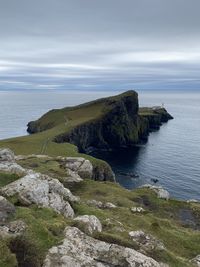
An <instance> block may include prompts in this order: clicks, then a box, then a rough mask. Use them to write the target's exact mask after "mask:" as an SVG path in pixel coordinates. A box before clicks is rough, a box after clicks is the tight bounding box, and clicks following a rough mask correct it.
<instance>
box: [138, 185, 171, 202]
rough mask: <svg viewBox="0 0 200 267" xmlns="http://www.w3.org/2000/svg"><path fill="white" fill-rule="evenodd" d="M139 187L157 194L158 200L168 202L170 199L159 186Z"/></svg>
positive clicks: (166, 192)
mask: <svg viewBox="0 0 200 267" xmlns="http://www.w3.org/2000/svg"><path fill="white" fill-rule="evenodd" d="M141 187H142V188H149V189H151V190H153V191H154V192H155V193H156V194H157V196H158V198H162V199H165V200H169V198H170V194H169V192H168V191H167V190H165V189H163V188H162V187H161V186H155V185H150V184H145V185H143V186H141Z"/></svg>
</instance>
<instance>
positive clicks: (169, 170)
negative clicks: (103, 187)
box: [0, 90, 200, 200]
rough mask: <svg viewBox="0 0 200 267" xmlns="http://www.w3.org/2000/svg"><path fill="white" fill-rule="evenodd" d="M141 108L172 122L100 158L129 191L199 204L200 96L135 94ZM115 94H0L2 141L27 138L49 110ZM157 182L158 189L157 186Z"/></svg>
mask: <svg viewBox="0 0 200 267" xmlns="http://www.w3.org/2000/svg"><path fill="white" fill-rule="evenodd" d="M137 91H138V94H139V103H140V106H159V105H164V107H165V108H166V109H167V110H168V112H169V113H170V114H171V115H172V116H173V117H174V119H173V120H170V121H168V122H167V123H164V124H163V125H162V127H161V128H160V130H158V131H155V132H152V133H150V135H149V138H148V142H147V143H146V144H144V145H140V146H137V147H134V148H127V149H120V150H118V151H115V152H98V153H96V154H95V156H96V157H98V158H101V159H104V160H106V161H107V162H108V163H109V164H110V165H111V167H112V169H113V171H114V172H115V174H116V180H117V182H118V183H120V184H121V185H122V186H123V187H125V188H127V189H134V188H137V187H140V186H142V185H144V184H155V185H160V186H162V187H163V188H165V189H167V190H168V191H169V192H170V195H171V196H172V197H174V198H178V199H184V200H186V199H197V200H200V91H189V90H188V91H186V90H184V91H181V90H178V91H176V90H168V91H167V90H137ZM117 93H118V92H116V91H109V90H105V91H101V92H99V91H98V92H91V91H85V92H83V91H76V92H74V91H56V90H42V91H33V90H27V91H24V90H23V91H21V90H15V91H0V139H7V138H10V137H15V136H21V135H26V134H27V132H26V125H27V123H28V122H29V121H31V120H35V119H37V118H38V117H40V116H41V115H42V114H44V113H45V112H47V111H48V110H50V109H53V108H61V107H66V106H73V105H76V104H80V103H84V102H86V101H90V100H94V99H97V98H100V97H106V96H109V95H114V94H117ZM155 182H156V183H155Z"/></svg>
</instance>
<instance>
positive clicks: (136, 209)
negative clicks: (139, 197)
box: [131, 207, 145, 213]
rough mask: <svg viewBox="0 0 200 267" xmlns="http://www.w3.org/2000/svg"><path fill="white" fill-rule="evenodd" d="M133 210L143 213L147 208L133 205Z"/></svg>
mask: <svg viewBox="0 0 200 267" xmlns="http://www.w3.org/2000/svg"><path fill="white" fill-rule="evenodd" d="M131 211H132V212H133V213H142V212H145V210H144V209H143V208H142V207H132V208H131Z"/></svg>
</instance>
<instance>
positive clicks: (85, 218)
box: [74, 215, 102, 235]
mask: <svg viewBox="0 0 200 267" xmlns="http://www.w3.org/2000/svg"><path fill="white" fill-rule="evenodd" d="M74 222H75V223H76V224H77V225H79V227H80V228H81V229H82V230H83V231H84V232H85V233H87V234H89V235H92V234H93V233H94V232H101V231H102V225H101V222H100V221H99V219H98V218H97V217H96V216H94V215H82V216H78V217H76V218H75V219H74Z"/></svg>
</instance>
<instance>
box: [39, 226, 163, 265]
mask: <svg viewBox="0 0 200 267" xmlns="http://www.w3.org/2000/svg"><path fill="white" fill-rule="evenodd" d="M60 266H63V267H84V266H87V267H114V266H118V267H124V266H126V267H135V266H138V267H139V266H140V267H160V264H159V263H158V262H156V261H155V260H153V259H152V258H149V257H147V256H145V255H143V254H141V253H139V252H137V251H135V250H134V249H130V248H126V247H122V246H119V245H115V244H110V243H106V242H103V241H99V240H97V239H94V238H92V237H89V236H87V235H86V234H84V233H83V232H81V231H80V230H79V229H77V228H75V227H67V228H66V229H65V239H64V240H63V243H62V245H59V246H56V247H52V248H51V249H50V250H49V252H48V254H47V256H46V259H45V262H44V267H60Z"/></svg>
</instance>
